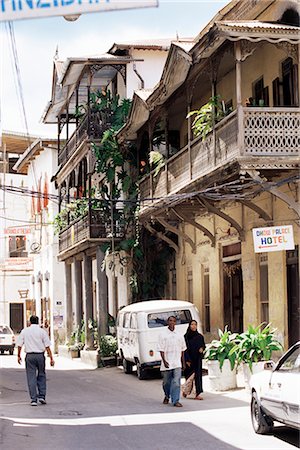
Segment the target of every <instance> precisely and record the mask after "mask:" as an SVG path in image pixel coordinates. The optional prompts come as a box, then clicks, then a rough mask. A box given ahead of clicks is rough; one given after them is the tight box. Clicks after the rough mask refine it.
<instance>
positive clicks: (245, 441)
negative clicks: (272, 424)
mask: <svg viewBox="0 0 300 450" xmlns="http://www.w3.org/2000/svg"><path fill="white" fill-rule="evenodd" d="M16 359H17V358H16V356H15V355H14V356H9V355H1V356H0V386H1V387H0V391H1V394H0V414H1V421H0V448H1V449H3V450H18V449H20V450H21V449H31V450H48V449H51V450H69V449H70V450H71V449H72V450H77V449H78V450H81V449H89V450H94V449H95V450H96V449H100V450H123V449H124V450H129V449H130V450H131V449H143V450H148V449H149V450H150V449H151V450H164V449H170V450H171V449H172V450H176V449H203V450H223V449H224V450H225V449H226V450H233V449H251V450H252V449H270V450H277V449H278V450H279V449H293V448H295V447H296V448H299V434H298V433H297V431H295V430H289V429H288V428H286V427H284V426H281V425H278V426H276V428H275V431H274V433H273V434H272V435H268V436H259V435H256V434H255V433H254V432H253V430H252V425H251V420H250V414H249V402H250V398H249V394H248V393H247V392H245V390H244V389H238V390H235V391H232V392H229V393H212V392H209V391H207V389H208V380H207V377H204V387H205V386H206V387H207V388H206V392H205V394H204V400H203V401H195V400H194V399H183V401H182V403H183V405H184V407H183V408H181V409H179V408H174V407H173V406H172V405H163V404H162V400H163V394H162V389H161V380H160V379H158V378H155V377H152V378H151V379H149V380H145V381H139V380H138V379H137V378H136V376H135V374H132V375H125V374H124V373H123V371H122V369H120V368H117V367H112V368H104V369H96V370H91V369H88V368H87V367H86V366H84V365H83V364H82V363H79V362H74V361H69V360H67V359H64V358H59V357H56V358H55V360H56V366H55V367H54V368H53V369H52V368H50V367H49V360H48V361H47V367H48V369H47V380H48V381H47V383H48V393H47V402H48V403H47V405H39V406H38V407H32V406H30V404H29V398H28V394H27V386H26V378H25V370H24V366H22V367H20V366H18V365H17V362H16Z"/></svg>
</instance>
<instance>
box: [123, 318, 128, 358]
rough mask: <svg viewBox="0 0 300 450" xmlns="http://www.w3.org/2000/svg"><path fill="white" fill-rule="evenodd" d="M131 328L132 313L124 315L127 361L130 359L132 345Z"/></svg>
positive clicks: (124, 346)
mask: <svg viewBox="0 0 300 450" xmlns="http://www.w3.org/2000/svg"><path fill="white" fill-rule="evenodd" d="M129 326H130V312H127V313H125V314H124V327H123V346H122V350H123V355H124V358H125V359H128V360H129V359H130V345H129Z"/></svg>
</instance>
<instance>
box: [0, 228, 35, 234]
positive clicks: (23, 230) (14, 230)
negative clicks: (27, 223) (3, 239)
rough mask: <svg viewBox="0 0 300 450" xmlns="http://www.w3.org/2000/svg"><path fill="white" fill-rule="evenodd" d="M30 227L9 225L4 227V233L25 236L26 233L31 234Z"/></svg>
mask: <svg viewBox="0 0 300 450" xmlns="http://www.w3.org/2000/svg"><path fill="white" fill-rule="evenodd" d="M30 233H31V229H30V227H8V228H4V234H7V235H9V236H24V235H25V234H30Z"/></svg>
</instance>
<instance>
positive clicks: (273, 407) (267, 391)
mask: <svg viewBox="0 0 300 450" xmlns="http://www.w3.org/2000/svg"><path fill="white" fill-rule="evenodd" d="M268 366H269V367H270V368H271V370H264V371H263V372H260V373H257V374H255V375H253V376H252V377H251V379H250V387H251V393H252V399H251V419H252V425H253V428H254V431H255V432H256V433H258V434H266V433H269V432H271V431H272V428H273V422H274V421H277V422H281V423H283V424H285V425H287V426H288V427H292V428H296V429H300V389H299V387H300V341H299V342H297V343H296V344H295V345H293V346H292V347H291V348H290V349H289V350H288V351H287V352H286V353H285V354H284V355H283V356H282V358H281V359H280V360H279V361H278V363H277V364H276V365H275V364H274V363H273V362H272V361H271V362H268V363H265V367H266V368H267V367H268Z"/></svg>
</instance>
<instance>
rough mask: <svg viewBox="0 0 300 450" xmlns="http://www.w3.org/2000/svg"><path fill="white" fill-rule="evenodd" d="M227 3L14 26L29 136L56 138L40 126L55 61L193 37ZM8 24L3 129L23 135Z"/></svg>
mask: <svg viewBox="0 0 300 450" xmlns="http://www.w3.org/2000/svg"><path fill="white" fill-rule="evenodd" d="M228 3H229V0H194V1H189V0H181V1H179V0H177V1H176V0H173V1H172V0H160V1H159V6H158V7H157V8H144V9H138V10H127V11H113V12H105V13H93V14H84V15H82V16H81V17H80V18H79V19H78V20H77V21H75V22H68V21H66V20H65V19H64V18H63V17H54V18H43V19H33V20H23V21H15V22H14V23H13V29H14V34H15V42H16V48H17V54H18V59H19V67H20V80H21V85H22V92H23V97H24V104H25V112H26V118H27V123H28V131H29V133H30V134H32V135H37V136H40V137H54V138H55V137H56V130H57V128H56V126H54V125H47V124H42V123H41V122H40V119H41V116H42V114H43V111H44V109H45V107H46V105H47V103H48V101H49V100H50V98H51V85H52V71H53V57H54V55H55V52H56V48H58V55H59V59H66V58H67V57H71V56H89V55H96V54H101V53H105V52H106V51H107V50H108V49H109V48H110V47H111V46H112V44H113V43H114V42H117V43H120V42H122V41H128V40H136V39H151V38H170V37H171V38H172V37H174V38H175V37H176V34H178V35H179V37H194V36H196V35H197V34H198V33H199V32H200V30H201V29H202V28H203V27H204V26H205V25H206V24H207V23H208V22H209V20H210V19H211V18H212V17H213V16H214V15H215V14H216V13H217V12H218V11H219V10H220V9H221V8H223V7H224V6H225V5H226V4H228ZM13 64H14V58H13V57H12V51H11V45H10V40H9V27H8V24H7V23H3V22H1V24H0V106H1V123H0V124H1V129H2V130H7V131H16V132H21V133H26V127H25V123H24V118H23V114H22V108H21V103H20V100H19V96H18V94H17V93H18V90H17V88H16V82H15V77H14V72H13V70H12V67H13Z"/></svg>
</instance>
